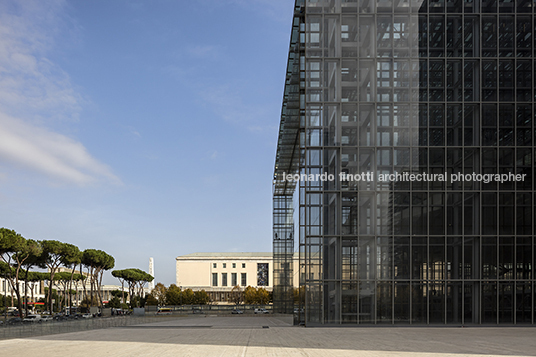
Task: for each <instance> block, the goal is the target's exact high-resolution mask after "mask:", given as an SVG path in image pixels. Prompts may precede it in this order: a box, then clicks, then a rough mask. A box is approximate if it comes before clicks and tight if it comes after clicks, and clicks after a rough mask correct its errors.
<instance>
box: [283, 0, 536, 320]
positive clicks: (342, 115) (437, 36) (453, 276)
mask: <svg viewBox="0 0 536 357" xmlns="http://www.w3.org/2000/svg"><path fill="white" fill-rule="evenodd" d="M534 5H535V1H534V0H463V1H462V0H428V1H427V0H377V1H373V0H296V2H295V7H294V17H293V23H292V34H291V41H290V47H289V58H288V66H287V72H286V78H285V81H286V82H285V91H284V98H283V105H282V111H281V124H280V129H279V139H278V146H277V155H276V162H275V171H274V178H273V195H274V196H273V197H274V202H273V214H274V218H273V219H274V232H273V244H274V309H275V311H279V312H292V309H293V308H294V307H296V304H298V305H300V309H299V310H298V311H299V315H300V316H299V318H300V319H301V320H303V321H304V322H305V324H306V325H317V324H386V325H389V324H395V325H411V324H412V325H419V324H421V325H422V324H424V325H426V324H430V325H441V324H453V325H471V324H473V325H479V324H483V325H484V324H488V325H489V324H504V325H512V324H518V325H519V324H534V322H535V309H536V297H535V296H534V283H535V279H534V270H533V266H534V259H535V257H534V255H535V243H536V242H535V240H534V234H535V224H534V222H535V221H536V217H535V212H534V199H535V197H534V175H533V173H534V154H535V153H534V135H535V130H534V129H535V128H534V121H535V120H534V116H535V112H534V110H535V108H534V103H535V95H536V93H535V92H534V87H535V79H536V76H535V74H534V71H535V70H536V69H535V62H534V46H535V41H536V36H535V33H534V31H535V24H534V12H533V11H534ZM297 175H299V177H298V176H297ZM298 178H299V179H298ZM295 250H296V251H299V254H300V265H299V271H298V272H295V271H292V267H291V264H288V263H289V261H291V259H292V253H293V252H294V251H295ZM293 279H299V283H300V287H301V288H300V294H297V293H296V292H295V291H293V289H292V285H293V281H292V280H293ZM301 308H303V311H304V312H303V313H302V312H301V311H302V309H301Z"/></svg>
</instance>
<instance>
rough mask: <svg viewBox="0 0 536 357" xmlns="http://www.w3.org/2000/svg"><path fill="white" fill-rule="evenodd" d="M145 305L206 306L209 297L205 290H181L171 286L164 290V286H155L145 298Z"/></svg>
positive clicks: (173, 285)
mask: <svg viewBox="0 0 536 357" xmlns="http://www.w3.org/2000/svg"><path fill="white" fill-rule="evenodd" d="M146 303H147V305H161V306H162V305H206V304H208V303H210V297H209V296H208V294H207V292H206V291H205V290H199V291H193V290H192V289H184V290H181V288H179V287H178V286H177V285H175V284H171V285H170V286H169V288H166V287H165V286H164V284H162V283H158V284H156V285H155V287H154V289H153V291H151V294H149V295H148V296H147V302H146Z"/></svg>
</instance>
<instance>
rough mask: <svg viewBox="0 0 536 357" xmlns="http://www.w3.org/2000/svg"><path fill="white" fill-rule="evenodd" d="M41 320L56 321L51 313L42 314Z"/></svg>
mask: <svg viewBox="0 0 536 357" xmlns="http://www.w3.org/2000/svg"><path fill="white" fill-rule="evenodd" d="M41 321H43V322H49V321H54V318H53V317H52V316H50V315H43V316H41Z"/></svg>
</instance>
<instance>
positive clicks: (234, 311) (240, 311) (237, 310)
mask: <svg viewBox="0 0 536 357" xmlns="http://www.w3.org/2000/svg"><path fill="white" fill-rule="evenodd" d="M243 313H244V311H242V310H240V309H234V310H233V311H231V314H239V315H240V314H243Z"/></svg>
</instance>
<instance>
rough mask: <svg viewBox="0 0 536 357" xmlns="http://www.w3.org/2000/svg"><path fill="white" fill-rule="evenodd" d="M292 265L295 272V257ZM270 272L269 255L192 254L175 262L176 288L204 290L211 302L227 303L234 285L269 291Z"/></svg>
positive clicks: (270, 288)
mask: <svg viewBox="0 0 536 357" xmlns="http://www.w3.org/2000/svg"><path fill="white" fill-rule="evenodd" d="M294 264H295V265H296V267H295V270H294V271H298V269H297V264H298V260H297V256H296V259H295V260H294ZM272 272H273V255H272V253H193V254H187V255H183V256H180V257H177V258H176V285H177V286H179V287H181V288H182V289H192V290H194V291H196V290H205V291H206V292H207V293H208V294H209V296H210V298H211V299H212V301H214V302H227V301H228V300H229V297H230V293H231V290H232V289H233V287H234V286H237V285H238V286H240V287H241V288H242V289H244V288H246V287H247V286H252V287H263V288H265V289H266V290H268V291H272V287H273V273H272ZM296 281H297V280H296Z"/></svg>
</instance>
